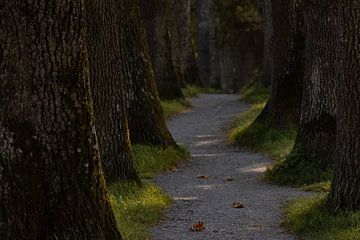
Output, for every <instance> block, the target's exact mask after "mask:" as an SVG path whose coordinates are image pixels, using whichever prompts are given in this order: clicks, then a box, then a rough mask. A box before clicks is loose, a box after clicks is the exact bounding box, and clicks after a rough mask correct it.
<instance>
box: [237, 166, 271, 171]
mask: <svg viewBox="0 0 360 240" xmlns="http://www.w3.org/2000/svg"><path fill="white" fill-rule="evenodd" d="M266 169H267V165H263V166H259V165H258V164H256V165H252V166H248V167H244V168H238V169H237V170H238V171H240V172H245V173H263V172H265V171H266Z"/></svg>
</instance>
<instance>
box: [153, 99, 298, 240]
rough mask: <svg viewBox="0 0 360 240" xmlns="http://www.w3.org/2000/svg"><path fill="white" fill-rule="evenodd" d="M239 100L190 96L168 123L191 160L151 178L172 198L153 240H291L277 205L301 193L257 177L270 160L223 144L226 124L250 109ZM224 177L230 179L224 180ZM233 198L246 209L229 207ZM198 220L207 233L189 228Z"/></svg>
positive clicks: (291, 237) (279, 205) (224, 142)
mask: <svg viewBox="0 0 360 240" xmlns="http://www.w3.org/2000/svg"><path fill="white" fill-rule="evenodd" d="M238 98H239V96H237V95H225V94H204V95H201V96H200V97H199V98H194V99H191V102H192V104H193V106H194V108H193V109H192V110H191V111H190V112H188V113H184V114H182V115H181V116H179V117H177V118H176V119H173V120H172V121H170V122H169V128H170V131H171V132H172V134H173V136H174V138H175V139H176V140H177V141H178V142H179V143H180V144H182V145H185V146H186V147H187V148H188V149H189V150H190V152H191V159H190V160H189V161H187V162H185V163H184V164H182V165H181V166H179V168H178V170H177V171H172V172H169V173H167V174H164V175H162V176H159V177H157V178H156V179H155V181H156V183H157V184H159V185H160V186H161V187H163V188H164V189H165V190H166V191H167V192H168V193H169V194H170V195H171V197H172V198H173V199H174V204H173V206H172V207H171V208H170V209H169V211H168V212H167V213H166V217H165V220H164V221H163V222H162V223H160V224H159V225H158V226H156V227H155V228H154V230H153V232H154V236H155V237H154V239H155V240H165V239H167V240H170V239H171V240H207V239H208V240H216V239H219V240H220V239H221V240H242V239H246V240H247V239H256V240H268V239H273V240H283V239H295V237H294V236H292V235H290V234H288V233H286V230H284V229H283V228H281V227H280V224H281V221H282V218H283V216H282V210H281V205H282V204H283V203H284V202H285V201H286V200H289V199H292V198H295V197H297V196H301V195H303V194H304V193H301V192H300V191H298V190H296V189H293V188H287V187H278V186H273V185H268V184H265V183H263V182H261V181H260V180H259V176H260V175H261V173H262V172H263V171H264V170H265V168H266V166H267V165H268V164H269V163H270V162H271V161H270V160H269V159H267V158H265V157H263V156H261V155H259V154H253V153H249V152H246V151H240V152H235V150H234V148H233V147H232V146H229V144H228V143H227V142H226V135H225V131H224V129H225V127H228V126H229V125H230V124H231V123H232V121H233V120H234V119H235V117H236V116H237V115H238V114H239V113H241V112H243V111H245V110H246V109H247V108H248V105H247V104H245V103H241V102H239V101H238ZM199 175H204V176H208V179H201V178H197V176H199ZM227 177H232V178H233V181H226V178H227ZM237 201H240V202H241V203H243V204H244V206H245V208H241V209H235V208H233V207H232V204H233V203H234V202H237ZM198 221H203V222H204V224H205V227H206V228H205V231H203V232H192V231H190V227H191V226H192V225H193V224H195V223H197V222H198Z"/></svg>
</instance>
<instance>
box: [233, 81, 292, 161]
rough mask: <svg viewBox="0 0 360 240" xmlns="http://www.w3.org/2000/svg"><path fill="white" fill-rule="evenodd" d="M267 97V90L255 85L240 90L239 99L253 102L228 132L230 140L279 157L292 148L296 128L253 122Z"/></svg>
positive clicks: (276, 157) (273, 156)
mask: <svg viewBox="0 0 360 240" xmlns="http://www.w3.org/2000/svg"><path fill="white" fill-rule="evenodd" d="M268 98H269V90H268V89H265V88H262V87H259V86H256V85H250V86H249V87H247V88H246V89H244V90H243V91H242V98H241V100H243V101H246V102H249V103H253V105H252V106H251V107H250V108H249V109H248V110H247V111H246V112H244V113H242V114H241V115H240V116H239V118H238V119H237V120H236V122H235V124H234V127H233V128H232V130H231V132H230V140H231V142H233V143H235V144H237V145H240V146H244V147H247V148H249V149H251V150H254V151H259V152H262V153H265V154H267V155H269V156H270V157H272V158H274V159H279V158H283V157H285V156H286V155H288V154H289V153H290V151H291V150H292V148H293V146H294V142H295V137H296V129H295V128H293V127H287V128H282V129H277V128H273V127H272V126H271V124H270V123H254V120H255V119H256V118H257V117H258V116H259V114H260V113H261V111H262V110H263V108H264V107H265V104H266V101H267V100H268Z"/></svg>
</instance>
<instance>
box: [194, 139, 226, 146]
mask: <svg viewBox="0 0 360 240" xmlns="http://www.w3.org/2000/svg"><path fill="white" fill-rule="evenodd" d="M220 142H221V140H219V139H215V140H206V141H198V142H196V143H195V146H196V147H201V146H210V145H215V144H218V143H220Z"/></svg>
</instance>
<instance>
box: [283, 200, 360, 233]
mask: <svg viewBox="0 0 360 240" xmlns="http://www.w3.org/2000/svg"><path fill="white" fill-rule="evenodd" d="M325 200H326V194H322V195H318V196H314V197H311V198H300V199H296V200H294V201H291V202H290V203H289V204H287V206H286V214H287V218H286V221H285V222H284V225H285V226H286V227H288V228H289V229H290V230H291V231H292V232H294V233H296V234H297V235H298V236H299V237H300V239H304V240H357V239H360V213H351V214H350V213H349V214H343V215H336V216H335V215H332V214H330V213H329V212H327V211H326V210H325V208H324V203H325Z"/></svg>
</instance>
